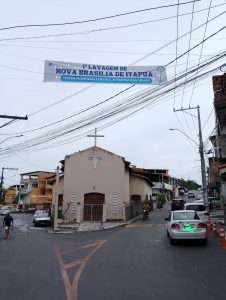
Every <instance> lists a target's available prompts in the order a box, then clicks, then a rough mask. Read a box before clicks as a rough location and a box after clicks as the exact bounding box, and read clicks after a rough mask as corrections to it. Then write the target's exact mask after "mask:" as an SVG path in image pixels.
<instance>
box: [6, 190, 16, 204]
mask: <svg viewBox="0 0 226 300" xmlns="http://www.w3.org/2000/svg"><path fill="white" fill-rule="evenodd" d="M17 188H18V189H19V186H10V187H9V188H8V189H6V190H5V204H11V205H12V204H14V203H13V202H14V200H15V198H16V196H17V194H18V190H17Z"/></svg>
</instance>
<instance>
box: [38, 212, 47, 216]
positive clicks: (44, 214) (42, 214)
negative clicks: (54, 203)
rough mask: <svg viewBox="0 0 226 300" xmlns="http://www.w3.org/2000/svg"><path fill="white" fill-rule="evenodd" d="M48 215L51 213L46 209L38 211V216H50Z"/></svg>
mask: <svg viewBox="0 0 226 300" xmlns="http://www.w3.org/2000/svg"><path fill="white" fill-rule="evenodd" d="M48 216H49V214H48V213H47V212H45V211H44V212H39V213H37V217H48Z"/></svg>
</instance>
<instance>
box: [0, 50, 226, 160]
mask: <svg viewBox="0 0 226 300" xmlns="http://www.w3.org/2000/svg"><path fill="white" fill-rule="evenodd" d="M224 56H226V53H225V54H224ZM224 56H223V57H224ZM221 58H222V57H221ZM218 59H219V58H218ZM212 63H213V62H212ZM209 64H210V62H208V63H206V64H203V65H202V66H200V67H199V71H200V69H201V68H203V67H206V66H207V65H209ZM216 69H218V68H215V69H212V70H210V71H208V72H206V73H203V74H200V75H199V76H198V78H202V77H205V76H207V75H208V74H210V73H211V72H213V71H215V70H216ZM195 71H196V68H195V69H193V70H191V71H190V72H189V73H190V74H192V73H194V72H195ZM183 77H184V74H182V75H181V76H180V77H179V78H178V80H181V79H183ZM193 80H194V78H191V79H189V80H187V83H191V82H192V81H193ZM172 83H174V79H173V80H171V82H169V83H168V85H169V84H172ZM183 84H184V82H181V83H180V84H178V85H177V87H176V88H178V87H179V86H180V87H182V86H183ZM174 88H175V87H174V86H173V87H172V88H169V89H168V90H167V91H162V92H161V89H163V87H161V88H159V90H160V93H159V94H157V95H156V96H157V98H160V99H161V97H162V95H163V94H165V93H169V92H172V91H173V90H174ZM147 92H148V91H147ZM147 92H146V96H147V98H146V100H145V99H144V97H143V95H140V96H139V98H140V100H139V101H140V102H137V103H135V102H132V103H131V104H130V106H128V101H126V102H125V104H124V107H122V109H123V110H121V113H122V112H125V111H127V110H128V109H131V108H132V109H134V108H135V106H134V105H135V104H136V106H139V103H141V104H142V107H141V108H138V109H137V110H135V111H133V112H132V113H130V114H128V113H126V115H125V116H124V117H120V119H124V118H127V117H128V115H131V114H134V113H135V112H136V111H139V110H140V109H143V108H144V105H149V104H148V102H147V101H150V99H155V98H156V96H155V95H152V94H153V93H152V92H151V91H150V92H148V93H147ZM148 95H152V96H151V98H150V96H148ZM135 100H136V99H135ZM145 102H147V104H145ZM125 105H126V106H125ZM115 109H116V110H115V111H114V112H111V113H110V114H109V113H106V112H107V111H106V110H105V111H104V112H103V113H104V114H102V116H100V113H99V112H97V113H96V116H97V119H96V120H95V119H87V118H86V119H85V123H84V124H82V123H81V120H78V121H77V124H78V126H76V128H72V129H69V130H67V131H65V132H64V133H60V131H59V129H56V130H55V132H56V133H55V134H54V135H55V136H52V137H50V136H48V135H46V134H45V135H44V136H43V137H42V139H41V140H37V138H34V139H32V140H30V142H32V141H34V142H33V143H32V144H31V143H30V145H29V144H28V141H27V142H26V143H22V144H17V145H16V146H15V145H14V146H13V148H12V149H13V150H11V152H13V151H15V150H16V151H17V150H21V151H22V150H25V149H28V148H31V147H34V146H37V145H38V144H42V143H46V142H50V141H51V140H53V139H56V138H59V137H62V136H63V135H66V134H67V135H68V134H71V133H73V132H74V131H76V130H78V129H81V128H84V127H87V126H91V125H93V124H94V122H95V123H96V122H98V119H99V122H100V121H103V120H104V119H106V118H109V117H113V116H114V115H115V114H118V113H119V112H120V110H119V109H117V105H116V106H115ZM125 109H126V110H125ZM74 124H75V123H73V126H74ZM40 138H41V137H40ZM43 138H44V139H43ZM5 151H6V152H5ZM5 151H1V152H2V154H3V152H5V154H6V153H7V152H8V153H9V151H10V148H8V149H5Z"/></svg>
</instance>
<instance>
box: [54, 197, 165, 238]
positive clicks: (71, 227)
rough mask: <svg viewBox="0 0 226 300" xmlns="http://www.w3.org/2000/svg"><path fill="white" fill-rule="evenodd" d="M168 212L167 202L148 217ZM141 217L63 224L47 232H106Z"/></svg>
mask: <svg viewBox="0 0 226 300" xmlns="http://www.w3.org/2000/svg"><path fill="white" fill-rule="evenodd" d="M165 210H166V211H169V210H170V203H169V202H167V203H166V204H165V205H164V206H163V208H156V209H155V210H152V211H150V215H153V214H156V213H158V212H161V211H165ZM142 218H143V215H142V214H141V215H139V216H136V217H134V218H132V219H130V220H128V221H126V222H93V223H92V222H82V223H80V224H65V225H61V226H60V228H59V230H55V231H54V230H49V231H48V233H75V232H77V231H78V232H81V231H99V230H107V229H112V228H117V227H124V226H126V225H128V224H131V223H134V222H136V221H137V220H141V219H142Z"/></svg>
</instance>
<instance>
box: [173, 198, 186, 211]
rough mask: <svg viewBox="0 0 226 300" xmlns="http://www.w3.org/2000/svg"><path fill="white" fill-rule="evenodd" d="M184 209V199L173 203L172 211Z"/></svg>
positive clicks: (174, 200)
mask: <svg viewBox="0 0 226 300" xmlns="http://www.w3.org/2000/svg"><path fill="white" fill-rule="evenodd" d="M181 209H184V200H183V199H173V200H172V203H171V210H181Z"/></svg>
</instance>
